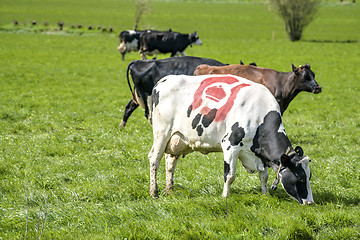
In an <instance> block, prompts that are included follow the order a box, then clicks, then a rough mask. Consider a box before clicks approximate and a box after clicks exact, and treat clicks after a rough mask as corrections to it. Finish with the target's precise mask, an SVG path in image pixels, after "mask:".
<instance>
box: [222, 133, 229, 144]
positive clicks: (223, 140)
mask: <svg viewBox="0 0 360 240" xmlns="http://www.w3.org/2000/svg"><path fill="white" fill-rule="evenodd" d="M227 136H229V134H228V133H227V134H225V136H224V137H223V139H222V140H221V142H225V141H226V140H225V138H226V137H227Z"/></svg>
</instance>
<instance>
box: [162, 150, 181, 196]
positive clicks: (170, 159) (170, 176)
mask: <svg viewBox="0 0 360 240" xmlns="http://www.w3.org/2000/svg"><path fill="white" fill-rule="evenodd" d="M179 157H180V156H174V155H171V154H165V162H166V189H165V191H166V193H170V191H171V188H172V187H173V185H174V172H175V168H176V164H177V162H178V160H179Z"/></svg>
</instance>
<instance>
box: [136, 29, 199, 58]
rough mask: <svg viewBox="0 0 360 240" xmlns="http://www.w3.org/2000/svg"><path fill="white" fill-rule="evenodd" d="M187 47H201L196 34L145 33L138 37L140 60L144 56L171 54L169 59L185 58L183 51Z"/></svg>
mask: <svg viewBox="0 0 360 240" xmlns="http://www.w3.org/2000/svg"><path fill="white" fill-rule="evenodd" d="M189 45H190V46H192V45H202V41H201V40H200V38H199V35H198V34H197V32H194V33H190V34H183V33H179V32H172V31H167V32H155V31H147V32H144V33H143V34H142V35H141V37H140V54H141V57H142V59H146V54H147V55H150V56H151V55H153V54H158V53H171V57H174V56H176V55H181V56H185V53H184V51H185V49H186V48H187V47H188V46H189ZM155 58H156V57H155Z"/></svg>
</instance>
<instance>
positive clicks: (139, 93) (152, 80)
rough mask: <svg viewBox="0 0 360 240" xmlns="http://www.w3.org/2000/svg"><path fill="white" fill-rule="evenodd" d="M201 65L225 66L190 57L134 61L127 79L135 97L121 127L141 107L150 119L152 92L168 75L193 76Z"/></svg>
mask: <svg viewBox="0 0 360 240" xmlns="http://www.w3.org/2000/svg"><path fill="white" fill-rule="evenodd" d="M200 64H207V65H211V66H224V65H225V64H223V63H221V62H219V61H216V60H214V59H210V58H200V57H190V56H185V57H176V58H165V59H161V60H135V61H132V62H131V63H130V64H129V65H128V68H127V72H126V77H127V81H128V84H129V87H130V90H131V93H132V96H133V97H132V99H131V100H130V101H129V103H128V104H126V106H125V111H124V116H123V119H122V121H121V123H120V127H125V124H126V122H127V120H128V118H129V117H130V115H131V113H132V112H133V111H134V110H135V109H136V108H137V107H138V106H139V105H141V106H142V107H143V108H144V109H145V117H146V118H147V119H149V117H150V114H149V109H150V105H149V103H151V92H152V89H153V87H154V85H155V84H156V83H157V82H158V81H159V80H160V79H161V78H163V77H165V76H167V75H180V74H184V75H192V74H193V72H194V70H195V68H196V67H197V66H199V65H200ZM129 72H130V74H131V77H132V80H133V84H134V91H133V90H132V88H131V84H130V80H129ZM149 100H150V101H149Z"/></svg>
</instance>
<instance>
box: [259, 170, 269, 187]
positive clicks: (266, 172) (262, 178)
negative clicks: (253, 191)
mask: <svg viewBox="0 0 360 240" xmlns="http://www.w3.org/2000/svg"><path fill="white" fill-rule="evenodd" d="M268 177H269V168H268V167H265V170H264V171H260V172H259V178H260V185H261V192H262V193H263V194H267V192H268V186H267V181H268Z"/></svg>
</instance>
